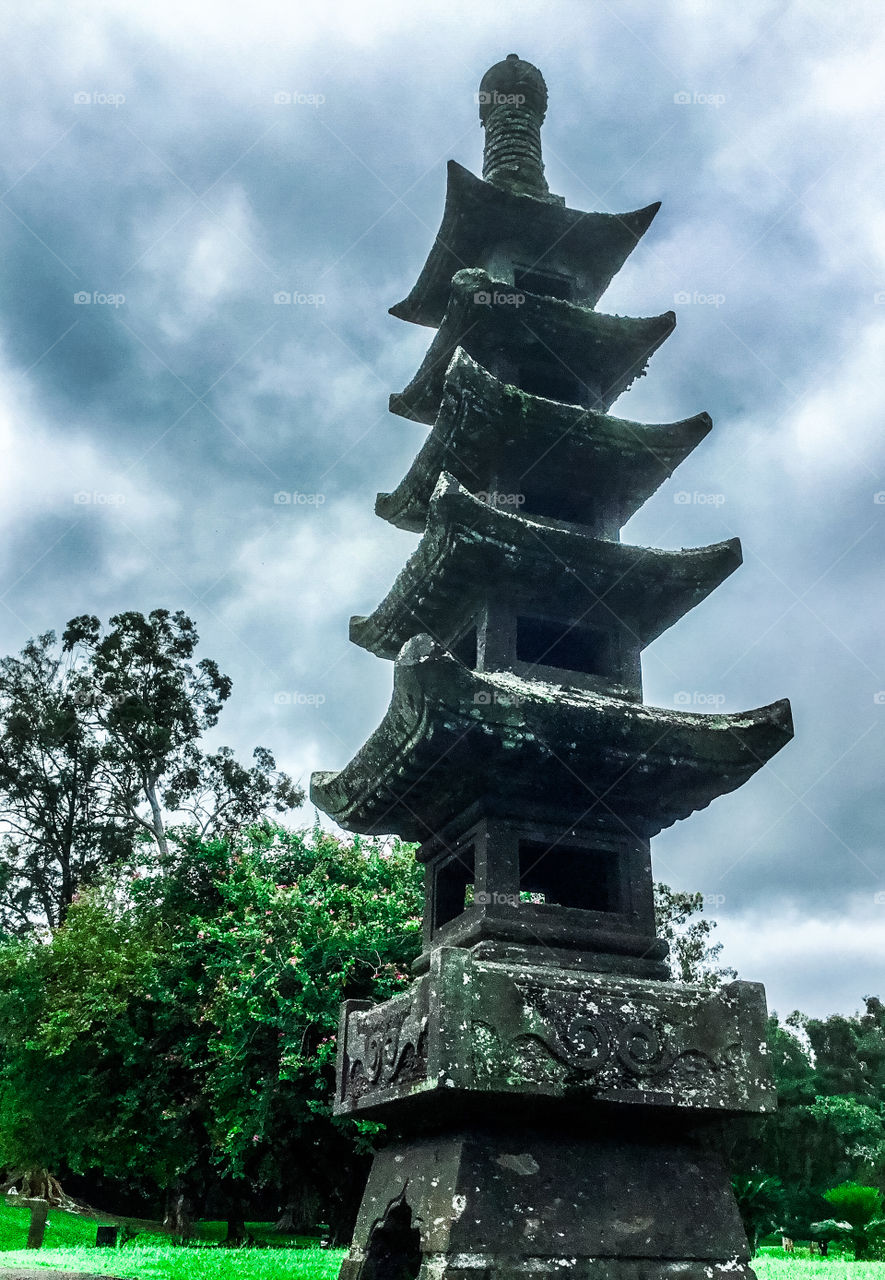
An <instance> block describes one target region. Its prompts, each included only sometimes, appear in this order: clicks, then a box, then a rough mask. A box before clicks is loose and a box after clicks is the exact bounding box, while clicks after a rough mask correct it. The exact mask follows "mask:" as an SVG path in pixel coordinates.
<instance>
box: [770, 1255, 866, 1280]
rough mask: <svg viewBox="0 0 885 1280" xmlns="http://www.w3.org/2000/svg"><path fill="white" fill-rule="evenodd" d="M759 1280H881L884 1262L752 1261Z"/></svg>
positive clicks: (824, 1260)
mask: <svg viewBox="0 0 885 1280" xmlns="http://www.w3.org/2000/svg"><path fill="white" fill-rule="evenodd" d="M753 1270H754V1271H755V1272H756V1275H757V1276H758V1277H759V1280H885V1262H848V1261H846V1260H845V1259H844V1258H820V1257H814V1258H773V1257H772V1256H771V1255H770V1254H764V1253H762V1254H759V1255H758V1257H756V1258H754V1259H753Z"/></svg>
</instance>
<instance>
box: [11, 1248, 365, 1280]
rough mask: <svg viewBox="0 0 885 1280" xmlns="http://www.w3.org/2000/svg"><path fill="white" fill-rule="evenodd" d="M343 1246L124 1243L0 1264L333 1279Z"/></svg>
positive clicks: (193, 1277)
mask: <svg viewBox="0 0 885 1280" xmlns="http://www.w3.org/2000/svg"><path fill="white" fill-rule="evenodd" d="M343 1256H344V1250H343V1249H316V1248H314V1249H216V1248H213V1247H212V1246H211V1245H208V1246H207V1245H204V1246H202V1247H200V1246H196V1247H191V1248H182V1247H177V1246H175V1245H170V1244H168V1243H167V1244H166V1245H139V1244H132V1245H125V1246H124V1247H123V1248H122V1249H96V1248H82V1247H81V1248H70V1247H69V1248H60V1249H45V1248H44V1249H40V1250H33V1249H21V1250H16V1251H15V1252H14V1253H2V1252H0V1267H34V1268H38V1267H39V1268H40V1269H41V1270H42V1269H43V1268H44V1267H45V1268H46V1272H47V1275H48V1274H51V1273H52V1272H53V1271H54V1272H64V1271H89V1272H94V1273H95V1274H97V1275H106V1276H120V1277H124V1276H125V1277H127V1278H128V1277H143V1280H335V1276H336V1275H337V1274H338V1268H339V1266H340V1265H341V1259H342V1257H343Z"/></svg>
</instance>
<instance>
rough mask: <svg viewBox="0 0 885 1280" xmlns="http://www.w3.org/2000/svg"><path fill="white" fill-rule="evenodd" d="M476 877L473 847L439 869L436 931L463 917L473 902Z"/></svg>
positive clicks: (435, 890) (435, 917) (435, 889)
mask: <svg viewBox="0 0 885 1280" xmlns="http://www.w3.org/2000/svg"><path fill="white" fill-rule="evenodd" d="M474 875H475V873H474V853H473V848H472V846H471V847H470V848H468V849H463V850H461V851H459V853H458V854H457V856H455V857H451V858H449V859H448V860H447V861H446V862H444V863H443V864H442V866H440V867H438V868H437V870H436V873H435V875H434V909H433V927H434V930H436V929H440V928H441V927H442V926H443V925H444V924H448V922H449V921H450V920H454V919H455V917H456V916H459V915H461V913H462V912H463V911H464V910H465V908H466V907H468V906H469V905H470V903H471V902H472V901H473V886H474Z"/></svg>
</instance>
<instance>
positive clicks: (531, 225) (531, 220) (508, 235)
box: [390, 160, 661, 329]
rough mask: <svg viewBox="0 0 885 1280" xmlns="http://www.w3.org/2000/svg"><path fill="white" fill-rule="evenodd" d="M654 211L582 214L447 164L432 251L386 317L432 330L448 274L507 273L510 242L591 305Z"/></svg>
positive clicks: (445, 299) (652, 208) (445, 292)
mask: <svg viewBox="0 0 885 1280" xmlns="http://www.w3.org/2000/svg"><path fill="white" fill-rule="evenodd" d="M660 207H661V206H660V202H659V201H658V202H657V203H655V204H650V205H648V207H647V208H645V209H636V210H634V211H632V212H630V213H617V214H616V213H584V212H582V211H581V210H580V209H567V208H565V207H564V206H563V205H561V204H556V203H551V202H549V201H546V200H537V199H532V197H531V196H525V195H517V194H515V193H514V192H512V191H506V190H502V189H501V188H499V187H496V186H492V185H491V183H488V182H483V181H482V180H481V179H480V178H477V177H475V175H474V174H472V173H470V171H469V170H468V169H465V168H463V166H462V165H460V164H458V163H457V162H456V161H455V160H450V161H449V164H448V187H447V190H446V203H445V212H444V214H443V219H442V223H441V225H440V229H439V232H438V234H437V237H436V240H435V242H434V245H433V248H432V249H431V250H430V254H429V256H428V258H427V261H426V263H425V264H424V267H423V268H422V270H421V274H420V275H419V277H418V280H417V281H416V283H415V285H414V287H413V288H412V291H411V292H410V293H409V295H408V297H406V298H404V299H403V301H402V302H398V303H397V304H396V306H393V307H391V308H390V314H391V315H392V316H396V317H397V318H398V319H400V320H410V321H412V322H413V323H415V324H424V325H429V326H430V327H432V328H434V329H435V328H437V327H438V326H439V324H440V322H441V321H442V318H443V314H444V313H445V309H446V304H447V302H448V300H449V290H450V289H451V284H452V276H453V275H454V274H455V272H456V271H460V270H461V268H462V267H463V266H464V264H465V263H468V264H469V265H470V266H477V267H484V268H485V269H486V270H489V271H492V272H493V273H494V271H495V267H496V265H497V264H498V263H501V264H502V265H505V267H506V262H507V253H506V251H507V248H508V246H510V245H512V244H513V243H514V242H516V243H518V245H519V248H520V252H521V254H522V255H523V257H524V259H525V261H526V263H531V264H532V266H533V267H534V268H535V269H536V270H539V271H551V272H555V273H557V274H559V275H562V276H565V277H567V278H571V279H573V280H574V282H575V283H574V298H573V300H574V301H575V302H579V303H582V304H583V305H585V306H590V307H592V306H595V305H596V303H597V302H598V301H599V299H600V298H601V297H602V295H603V293H604V292H605V290H606V289H607V288H608V286H609V284H610V283H611V281H612V279H613V278H614V276H615V275H616V274H617V273H618V272H619V271H620V269H621V267H622V266H623V265H624V263H625V262H626V260H627V258H628V257H629V255H630V254H631V253H632V252H633V250H634V248H635V247H636V244H637V242H638V241H639V240H640V239H641V238H642V236H643V235H644V234H645V232H646V230H647V229H648V227H649V226H650V225H651V221H652V219H653V218H654V216H655V214H656V213H657V211H658V210H659V209H660ZM511 275H512V273H511ZM505 278H506V277H505ZM509 283H510V284H511V285H512V284H513V283H514V282H513V279H512V278H511V279H510V280H509Z"/></svg>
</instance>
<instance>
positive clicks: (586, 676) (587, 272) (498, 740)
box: [311, 58, 792, 928]
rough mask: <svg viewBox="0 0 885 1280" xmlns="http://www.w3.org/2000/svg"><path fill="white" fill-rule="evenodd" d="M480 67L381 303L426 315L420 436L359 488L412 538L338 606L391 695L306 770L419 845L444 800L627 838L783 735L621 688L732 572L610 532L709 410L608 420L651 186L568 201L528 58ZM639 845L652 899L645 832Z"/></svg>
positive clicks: (369, 818) (730, 565)
mask: <svg viewBox="0 0 885 1280" xmlns="http://www.w3.org/2000/svg"><path fill="white" fill-rule="evenodd" d="M489 75H490V76H491V77H492V82H494V83H497V78H500V77H503V79H502V83H508V84H509V83H511V82H512V83H513V84H515V85H516V86H517V88H518V89H519V94H517V95H516V98H518V99H519V102H520V103H522V105H521V106H519V105H518V106H516V107H515V108H514V110H513V111H509V108H508V109H506V110H504V109H502V110H497V109H493V107H487V106H481V118H482V119H483V123H484V124H485V125H486V128H487V137H486V157H485V164H484V171H483V172H484V179H483V180H480V179H478V178H475V177H474V176H473V175H471V174H470V173H468V172H467V171H466V170H464V169H462V168H461V167H460V166H459V165H450V167H449V188H448V195H447V200H446V210H445V214H444V217H443V223H442V226H441V228H440V232H439V235H438V236H437V239H436V242H435V244H434V246H433V248H432V250H431V252H430V255H429V257H428V259H427V262H426V264H425V266H424V268H423V270H422V271H421V274H420V276H419V278H418V281H417V283H416V284H415V286H414V288H413V289H412V290H411V292H410V293H409V294H408V296H407V297H406V298H405V299H404V301H403V302H401V303H399V304H397V306H395V307H393V308H392V312H393V314H394V315H397V316H399V317H401V318H402V319H406V320H409V321H412V322H415V323H418V324H424V325H430V326H436V327H437V332H436V334H435V336H434V338H433V341H432V343H431V345H430V349H429V351H428V353H427V355H426V357H425V359H424V361H423V363H422V364H421V367H420V369H419V370H418V372H417V373H416V375H415V377H414V378H413V379H412V381H411V382H410V383H409V385H408V386H407V387H406V388H405V390H404V391H402V392H401V393H400V394H399V395H394V396H392V397H391V409H392V411H393V412H395V413H397V414H399V415H401V416H404V417H407V418H411V419H413V420H415V421H417V422H420V423H424V424H426V425H428V426H430V427H431V430H430V432H429V434H428V436H427V439H426V440H425V442H424V445H423V447H422V448H421V450H420V452H419V453H418V456H417V457H416V459H415V461H414V462H413V464H412V466H411V467H410V468H409V471H408V473H407V474H406V476H405V477H404V478H403V479H402V481H401V482H400V483H399V484H398V485H397V487H396V488H395V489H394V490H393V491H392V492H390V493H381V494H379V495H378V499H377V504H376V511H377V513H378V515H380V516H382V517H383V518H384V519H386V520H389V521H390V522H392V523H393V524H395V525H398V526H399V527H401V528H403V529H407V530H411V531H414V532H418V533H421V534H422V535H423V536H422V538H421V541H420V543H419V545H418V547H417V549H416V550H415V552H414V554H413V555H412V556H411V558H410V559H409V560H408V562H407V564H406V565H405V567H404V569H403V570H402V572H401V573H400V575H399V577H398V578H397V580H396V582H395V583H394V585H393V587H392V588H391V590H390V592H389V593H388V595H387V596H386V597H385V598H384V599H383V600H382V601H381V603H380V604H379V605H378V606H377V607H376V608H375V609H374V611H373V612H372V613H371V614H370V615H368V616H366V617H356V618H353V619H352V621H351V638H352V639H353V640H354V641H355V642H356V643H357V644H359V645H361V646H363V647H364V648H367V649H369V650H371V651H372V652H374V653H376V654H378V655H380V656H382V657H385V658H389V659H392V660H393V661H394V664H395V668H394V692H393V698H392V701H391V703H390V708H389V710H388V712H387V714H386V716H385V717H384V720H383V722H382V724H381V725H380V726H379V728H378V729H377V730H376V732H375V733H374V734H373V735H372V736H371V737H370V738H369V740H368V741H367V743H366V744H365V746H364V747H363V748H362V749H361V750H360V751H359V752H358V753H357V755H356V756H355V757H354V758H353V760H351V762H350V763H349V764H348V765H347V766H346V767H345V768H344V769H342V770H341V771H340V772H337V773H328V772H323V773H317V774H314V777H313V781H312V787H311V794H312V797H313V799H314V801H315V803H316V804H318V805H319V806H320V807H321V808H323V809H324V810H325V811H326V812H327V813H329V814H330V815H331V816H332V817H333V818H335V820H336V821H337V822H339V823H340V824H341V825H342V826H344V827H346V828H348V829H350V830H353V831H359V832H377V833H382V832H395V833H397V834H399V835H400V836H403V837H404V838H407V839H418V840H422V841H428V840H430V841H431V843H430V844H428V845H427V851H426V852H425V853H424V854H422V857H425V856H426V857H427V858H435V857H437V853H438V852H439V850H438V843H437V844H433V841H432V839H431V838H432V837H433V836H434V835H435V834H438V832H439V830H440V828H441V827H445V826H446V825H447V824H449V825H450V824H451V822H452V820H453V819H454V818H455V816H456V815H457V814H458V813H459V812H461V811H463V812H464V813H465V814H466V813H468V812H469V813H474V812H476V811H477V806H479V807H480V808H483V807H484V808H485V810H486V811H487V812H488V813H491V812H492V811H493V810H494V811H495V812H497V813H498V814H499V815H500V814H506V821H507V822H509V823H510V824H511V825H512V824H513V823H514V822H515V823H517V824H518V823H519V821H520V820H521V815H528V813H529V811H530V810H532V807H533V806H535V807H537V805H539V804H541V803H542V802H545V803H547V804H548V806H549V804H550V803H551V798H555V805H556V806H557V807H558V811H559V813H560V816H561V820H562V824H564V825H563V826H562V827H561V828H560V830H561V831H566V832H568V833H570V838H571V837H572V836H574V831H573V830H572V828H573V827H574V826H575V825H580V824H581V823H582V822H583V823H584V825H586V824H587V822H588V821H589V822H590V823H591V825H592V823H593V822H594V821H597V820H599V821H603V822H604V821H610V822H613V823H615V824H616V825H617V824H620V827H621V828H622V829H624V830H627V829H629V830H631V831H633V832H639V833H640V834H641V835H642V838H643V839H646V838H647V837H648V836H650V835H653V834H654V833H655V832H656V831H659V830H660V829H661V828H662V827H665V826H668V825H669V824H670V823H672V822H675V821H676V820H677V819H679V818H684V817H686V816H687V815H689V814H690V813H692V812H693V811H694V810H697V809H701V808H704V807H705V806H706V805H708V804H709V803H710V801H711V800H713V799H714V798H715V797H716V796H718V795H722V794H724V793H726V792H729V791H732V790H734V789H735V788H736V787H738V786H740V785H741V784H742V783H743V782H745V781H746V780H747V779H748V778H749V777H750V776H751V775H752V774H753V773H755V772H756V770H757V769H759V768H760V767H761V766H762V765H763V764H764V763H765V762H766V761H767V760H768V759H769V758H770V757H771V756H772V755H773V754H774V753H775V752H776V751H778V750H780V748H781V747H782V746H783V745H784V744H785V743H786V742H787V741H788V740H789V738H790V736H791V734H792V728H791V723H790V711H789V704H788V703H786V702H779V703H774V704H773V705H771V706H768V707H761V708H758V709H757V710H754V711H748V712H744V713H735V714H718V715H707V714H698V713H689V712H684V711H675V710H666V709H663V708H659V707H650V706H645V705H643V703H642V701H641V696H642V695H641V680H640V674H639V654H640V652H641V650H642V649H643V648H644V647H645V646H646V645H647V644H649V643H650V642H651V641H652V640H654V639H655V638H656V637H657V636H659V635H660V634H661V633H662V632H663V631H665V630H666V629H667V628H668V627H670V626H672V625H673V624H674V623H675V622H676V621H678V620H679V619H680V618H682V617H683V616H684V615H685V614H686V613H687V612H688V611H689V610H690V609H692V608H693V607H694V606H695V605H696V604H698V603H699V602H700V601H701V600H703V599H704V598H705V597H706V596H707V595H708V594H709V593H710V592H711V591H712V590H713V589H714V588H715V587H716V586H718V585H719V584H720V583H721V582H722V581H723V580H724V579H725V578H726V577H728V575H729V574H730V573H732V572H733V571H734V569H736V568H737V566H738V565H739V564H740V562H741V552H740V544H739V542H738V541H737V539H728V540H727V541H724V542H721V543H717V544H715V545H713V546H708V547H699V548H691V549H683V550H676V551H665V550H658V549H654V548H647V547H637V546H630V545H627V544H624V543H622V542H621V541H620V536H619V530H620V528H621V526H622V525H623V524H624V523H626V521H627V520H629V519H630V517H631V516H632V515H633V514H634V512H635V511H636V510H638V508H639V507H640V506H641V505H642V504H643V503H644V502H645V501H647V499H648V498H649V497H650V496H651V495H652V494H653V493H654V492H655V490H656V489H657V488H658V487H659V486H660V485H661V484H662V483H663V482H664V480H666V478H667V477H668V476H669V475H670V474H671V473H672V472H673V470H674V468H675V467H677V466H678V465H679V464H680V463H681V462H682V461H683V460H684V459H685V458H686V457H687V456H688V454H689V453H690V452H691V451H692V450H693V449H694V448H695V447H696V446H697V444H698V443H699V442H700V441H701V440H702V439H703V438H704V436H705V435H706V434H707V432H708V431H709V430H710V426H711V423H710V419H709V417H708V415H707V414H705V413H700V414H696V415H695V416H693V417H690V418H686V419H684V420H682V421H679V422H673V423H667V424H659V425H647V424H644V423H638V422H631V421H628V420H626V419H622V418H617V417H614V416H611V415H610V414H609V412H608V410H609V409H610V407H611V405H612V404H613V402H614V401H615V400H616V399H617V397H618V396H619V395H620V394H621V393H622V392H623V391H625V390H626V389H627V388H628V387H629V386H630V385H631V383H632V382H633V381H634V379H635V378H637V377H639V376H640V375H641V374H642V373H643V372H644V371H645V367H646V364H647V363H648V361H649V359H650V357H651V355H652V354H653V353H654V352H655V351H656V350H657V348H658V347H659V346H660V345H661V343H662V342H664V340H665V339H666V338H667V337H668V335H669V334H670V333H671V332H672V330H673V327H674V324H675V317H674V315H673V313H672V312H671V311H667V312H665V313H664V314H662V315H658V316H653V317H650V318H644V319H637V318H632V317H623V316H614V315H606V314H603V313H601V312H599V311H597V310H596V309H595V307H596V303H597V302H598V301H599V298H600V297H601V295H602V293H603V291H604V290H605V288H606V286H607V285H608V283H609V281H610V280H611V279H612V277H613V275H614V274H615V273H616V272H617V271H618V270H619V269H620V267H621V266H622V265H623V263H624V261H625V259H626V257H627V255H628V254H629V253H630V251H631V250H632V249H633V248H634V247H635V245H636V243H637V242H638V240H639V239H640V238H641V236H642V235H643V233H644V232H645V230H646V228H647V227H648V225H649V223H650V222H651V220H652V218H653V216H654V214H655V212H656V211H657V207H658V206H657V205H650V206H648V207H647V208H645V209H641V210H638V211H636V212H634V213H630V214H625V215H617V216H615V215H609V214H584V213H579V212H577V211H576V210H573V209H568V208H566V207H565V206H564V202H562V201H561V200H560V199H559V197H556V196H553V195H551V194H550V192H549V189H548V187H547V183H546V179H545V178H544V172H543V165H542V164H541V157H540V133H539V130H540V121H541V120H542V119H543V110H544V106H545V104H546V89H545V87H544V82H543V78H542V77H541V75H540V72H538V71H537V69H536V68H533V67H532V66H531V65H530V64H527V63H523V62H522V61H521V60H519V59H515V58H508V59H507V60H506V63H502V64H498V66H497V67H496V68H493V69H492V72H490V73H489ZM514 77H515V79H514ZM490 83H491V82H490ZM484 84H485V81H484ZM490 92H491V91H490ZM516 98H514V101H516ZM483 101H485V100H484V99H483ZM490 101H492V99H490ZM495 101H498V99H495ZM587 815H592V817H590V818H588V816H587ZM465 821H466V819H465ZM525 822H526V823H529V818H528V817H526V818H525ZM528 829H529V827H528V826H526V827H525V830H528ZM546 830H547V831H548V837H549V839H548V843H550V844H551V845H555V843H556V839H555V838H554V836H550V835H549V833H550V832H552V831H553V830H554V828H553V827H548V828H546ZM527 838H528V837H527ZM532 838H533V839H534V837H532ZM433 850H437V852H433ZM439 856H440V857H443V854H442V853H440V854H439ZM501 856H502V857H503V855H501ZM508 856H509V855H508ZM635 857H636V859H638V860H636V861H635V862H634V864H632V865H633V870H632V871H631V872H630V875H631V876H632V878H633V880H632V883H633V885H634V889H633V890H631V892H634V891H635V893H636V894H637V895H639V898H642V900H643V902H644V903H645V906H643V908H642V911H643V912H644V913H645V917H646V918H647V917H648V915H649V913H651V910H652V908H651V906H650V893H651V890H650V884H651V879H650V872H649V871H648V861H647V844H646V848H645V852H644V853H643V852H642V850H639V851H638V852H637V853H636V855H635ZM643 859H645V861H644V862H643ZM505 862H506V859H505ZM501 865H502V866H503V865H504V863H502V864H501ZM507 865H510V864H507ZM588 865H589V864H588ZM643 868H644V869H643ZM502 874H504V873H503V872H502ZM509 874H510V872H509V871H508V872H507V875H509ZM588 874H589V872H588ZM628 879H629V876H628ZM453 883H454V889H452V890H451V892H452V893H454V895H455V899H458V895H459V894H461V899H460V902H461V906H460V907H457V903H456V909H458V910H463V909H464V908H463V892H462V891H463V885H461V884H460V882H453ZM625 892H626V890H625ZM637 900H638V899H637ZM433 911H434V912H436V911H437V908H436V907H434V908H433ZM433 927H434V928H436V925H434V926H433Z"/></svg>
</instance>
